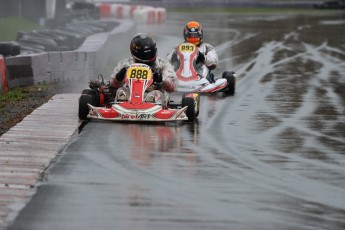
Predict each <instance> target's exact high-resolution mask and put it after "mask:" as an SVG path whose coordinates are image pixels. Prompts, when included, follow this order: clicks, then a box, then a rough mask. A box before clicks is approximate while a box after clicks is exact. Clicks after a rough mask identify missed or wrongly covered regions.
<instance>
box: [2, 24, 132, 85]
mask: <svg viewBox="0 0 345 230" xmlns="http://www.w3.org/2000/svg"><path fill="white" fill-rule="evenodd" d="M117 21H119V22H120V24H119V26H117V27H115V28H114V29H113V30H112V31H110V32H106V33H99V34H95V35H92V36H89V37H88V38H87V39H86V40H85V41H84V43H83V44H82V45H81V46H80V47H79V48H78V49H77V50H75V51H62V52H59V51H57V52H45V53H38V54H30V55H25V56H10V57H6V58H2V56H1V58H0V70H1V71H0V74H1V79H2V81H1V82H2V84H1V88H0V89H1V90H2V91H5V90H7V85H8V88H14V87H19V86H27V85H32V84H39V83H48V82H66V81H79V80H90V79H95V77H96V76H97V75H98V74H99V73H103V74H104V75H105V76H106V77H108V76H109V75H110V73H111V71H112V68H113V67H114V65H115V64H116V63H117V62H118V61H119V60H120V59H121V58H122V57H124V56H128V55H129V48H128V47H129V38H131V37H132V36H133V34H134V33H135V23H134V22H133V21H132V20H129V19H127V20H117ZM124 47H125V49H124ZM116 49H118V50H119V52H121V55H114V50H115V51H116ZM127 52H128V53H127ZM5 62H6V65H5ZM1 67H3V68H1ZM5 67H6V68H5Z"/></svg>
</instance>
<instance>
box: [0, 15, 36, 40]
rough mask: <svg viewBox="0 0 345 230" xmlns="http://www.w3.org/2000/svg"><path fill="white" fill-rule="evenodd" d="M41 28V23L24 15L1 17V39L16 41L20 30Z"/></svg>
mask: <svg viewBox="0 0 345 230" xmlns="http://www.w3.org/2000/svg"><path fill="white" fill-rule="evenodd" d="M38 28H40V26H39V25H37V24H35V23H33V22H31V21H28V20H26V19H24V18H22V17H8V18H1V19H0V31H1V33H0V41H14V40H15V39H16V36H17V32H18V31H30V30H33V29H38Z"/></svg>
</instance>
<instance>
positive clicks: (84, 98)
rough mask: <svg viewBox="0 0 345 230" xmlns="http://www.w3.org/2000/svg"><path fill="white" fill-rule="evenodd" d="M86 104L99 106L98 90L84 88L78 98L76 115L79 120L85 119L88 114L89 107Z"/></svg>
mask: <svg viewBox="0 0 345 230" xmlns="http://www.w3.org/2000/svg"><path fill="white" fill-rule="evenodd" d="M87 104H90V105H93V106H99V96H98V92H97V91H96V90H93V89H84V90H83V91H82V93H81V96H80V98H79V110H78V116H79V119H81V120H86V119H87V115H88V114H89V107H88V106H87Z"/></svg>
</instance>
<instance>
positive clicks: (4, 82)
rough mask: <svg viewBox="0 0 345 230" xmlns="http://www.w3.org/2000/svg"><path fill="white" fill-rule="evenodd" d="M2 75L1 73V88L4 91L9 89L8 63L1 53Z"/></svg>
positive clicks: (0, 70) (0, 68) (0, 66)
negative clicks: (7, 77)
mask: <svg viewBox="0 0 345 230" xmlns="http://www.w3.org/2000/svg"><path fill="white" fill-rule="evenodd" d="M0 75H1V89H2V91H4V92H7V91H8V85H7V79H6V65H5V59H4V57H3V56H2V55H0Z"/></svg>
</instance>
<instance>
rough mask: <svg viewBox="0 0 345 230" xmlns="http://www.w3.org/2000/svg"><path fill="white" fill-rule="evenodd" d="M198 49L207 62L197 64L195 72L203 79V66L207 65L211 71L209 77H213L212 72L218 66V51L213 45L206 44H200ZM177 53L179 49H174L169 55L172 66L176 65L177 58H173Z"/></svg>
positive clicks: (168, 58)
mask: <svg viewBox="0 0 345 230" xmlns="http://www.w3.org/2000/svg"><path fill="white" fill-rule="evenodd" d="M198 49H199V52H200V53H202V54H204V56H205V61H204V62H203V63H202V62H200V63H197V65H196V69H195V70H196V71H197V72H198V73H199V76H200V77H202V66H203V65H205V66H206V67H207V68H208V69H209V70H210V72H209V75H212V74H211V70H214V69H215V68H216V67H217V65H218V55H217V52H216V50H215V49H214V47H213V46H212V45H210V44H209V43H205V42H202V43H200V44H199V45H198ZM176 53H177V47H175V48H174V49H172V50H171V51H170V52H169V54H168V55H167V60H168V61H169V62H170V63H172V64H174V62H176V61H177V59H176V58H175V57H176V56H175V57H173V56H174V55H176ZM174 59H175V60H174ZM209 77H210V76H207V78H209ZM207 80H209V81H210V79H207ZM212 80H213V79H212Z"/></svg>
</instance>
